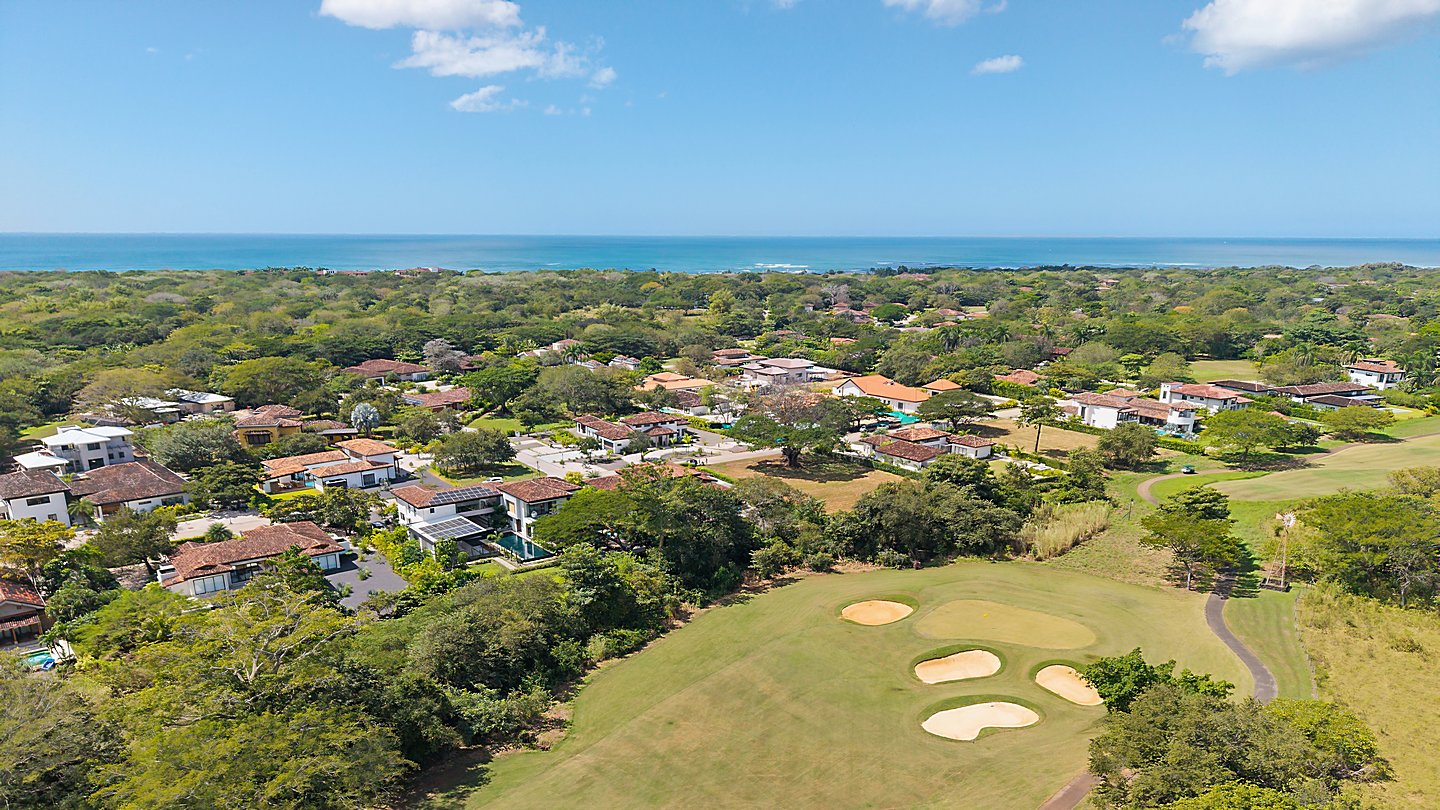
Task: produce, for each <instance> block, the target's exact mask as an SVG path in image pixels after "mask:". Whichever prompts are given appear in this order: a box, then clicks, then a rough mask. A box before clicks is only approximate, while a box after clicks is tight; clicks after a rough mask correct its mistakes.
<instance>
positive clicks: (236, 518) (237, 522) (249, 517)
mask: <svg viewBox="0 0 1440 810" xmlns="http://www.w3.org/2000/svg"><path fill="white" fill-rule="evenodd" d="M212 523H223V524H225V526H226V528H228V529H230V531H232V532H234V533H235V534H236V535H241V534H244V533H245V532H248V531H250V530H251V529H258V528H260V527H261V526H269V525H270V518H267V517H265V516H263V515H257V514H255V513H253V512H250V513H233V512H231V513H224V512H219V513H215V514H212V515H202V516H201V517H196V518H190V519H189V520H182V521H180V522H179V523H177V524H176V525H175V534H174V538H175V539H176V540H190V539H193V538H196V537H204V536H205V530H206V529H209V528H210V524H212Z"/></svg>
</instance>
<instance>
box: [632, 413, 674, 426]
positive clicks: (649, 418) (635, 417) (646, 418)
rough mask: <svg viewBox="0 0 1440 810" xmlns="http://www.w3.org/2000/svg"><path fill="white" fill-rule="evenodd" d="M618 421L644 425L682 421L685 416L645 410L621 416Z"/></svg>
mask: <svg viewBox="0 0 1440 810" xmlns="http://www.w3.org/2000/svg"><path fill="white" fill-rule="evenodd" d="M620 421H621V422H623V423H624V424H627V425H630V426H631V427H645V426H646V425H666V424H670V423H671V422H684V421H685V417H683V416H676V415H674V414H669V413H660V412H659V411H645V412H644V413H637V414H632V415H630V416H622V417H621V418H620Z"/></svg>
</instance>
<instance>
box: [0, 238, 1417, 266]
mask: <svg viewBox="0 0 1440 810" xmlns="http://www.w3.org/2000/svg"><path fill="white" fill-rule="evenodd" d="M1370 262H1403V263H1406V264H1411V265H1416V266H1424V267H1437V266H1440V239H1198V238H1174V239H1166V238H1118V237H1116V238H1112V237H1102V238H1068V237H1048V238H1034V237H747V236H741V237H710V236H696V237H690V236H675V237H669V236H414V235H411V236H358V235H320V234H314V235H311V234H304V235H297V234H38V233H0V270H59V269H63V270H115V271H123V270H160V269H184V270H206V269H221V270H248V269H255V268H263V267H315V268H321V267H324V268H329V269H332V270H395V269H403V268H410V267H442V268H447V269H452V270H475V269H478V270H489V271H500V270H545V269H573V268H584V267H590V268H628V269H632V270H649V269H657V270H664V271H672V272H683V273H707V272H719V271H736V270H791V271H804V270H812V271H829V270H842V271H858V270H868V269H871V268H876V267H898V266H901V265H904V266H909V267H927V266H937V265H944V266H959V267H1034V266H1039V265H1060V264H1069V265H1091V266H1097V267H1182V268H1183V267H1196V268H1202V267H1228V266H1242V267H1243V266H1256V265H1272V264H1274V265H1289V266H1292V267H1311V266H1331V267H1337V266H1345V265H1356V264H1365V263H1370Z"/></svg>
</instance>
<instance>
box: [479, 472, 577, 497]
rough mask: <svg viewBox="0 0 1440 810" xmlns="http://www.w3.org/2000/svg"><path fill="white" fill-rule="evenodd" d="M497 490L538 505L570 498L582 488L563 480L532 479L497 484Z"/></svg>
mask: <svg viewBox="0 0 1440 810" xmlns="http://www.w3.org/2000/svg"><path fill="white" fill-rule="evenodd" d="M495 488H496V489H498V490H500V491H501V492H503V493H505V494H506V495H509V496H511V497H513V498H515V499H516V500H520V501H524V502H526V503H537V502H539V501H553V500H555V499H556V498H568V497H570V495H572V494H574V493H575V492H576V491H578V490H579V489H580V486H579V485H578V484H572V483H570V482H569V481H566V480H564V479H563V478H532V479H530V480H529V481H510V482H508V483H504V484H496V485H495Z"/></svg>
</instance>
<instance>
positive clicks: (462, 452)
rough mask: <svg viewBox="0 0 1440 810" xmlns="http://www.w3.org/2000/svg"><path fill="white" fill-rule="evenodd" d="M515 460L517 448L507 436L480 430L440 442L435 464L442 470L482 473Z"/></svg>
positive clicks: (493, 431) (466, 432)
mask: <svg viewBox="0 0 1440 810" xmlns="http://www.w3.org/2000/svg"><path fill="white" fill-rule="evenodd" d="M514 457H515V448H514V447H511V446H510V440H509V439H508V438H506V436H505V434H504V433H501V432H500V431H498V430H490V429H489V428H477V429H475V430H466V431H461V432H459V433H452V434H450V435H449V436H446V437H445V438H444V439H441V440H440V447H439V449H437V450H436V451H435V464H436V466H438V467H440V469H442V470H446V471H450V472H456V473H475V472H480V471H481V470H484V469H486V468H488V467H491V466H494V465H496V464H503V463H505V462H507V461H509V460H510V459H512V458H514Z"/></svg>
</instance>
